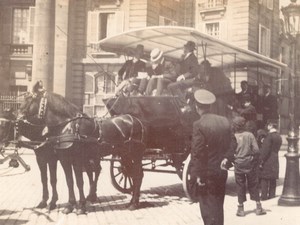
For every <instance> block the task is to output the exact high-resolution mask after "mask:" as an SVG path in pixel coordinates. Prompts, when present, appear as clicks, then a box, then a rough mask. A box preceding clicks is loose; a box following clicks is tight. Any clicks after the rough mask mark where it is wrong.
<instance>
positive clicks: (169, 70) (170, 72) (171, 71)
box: [163, 63, 177, 80]
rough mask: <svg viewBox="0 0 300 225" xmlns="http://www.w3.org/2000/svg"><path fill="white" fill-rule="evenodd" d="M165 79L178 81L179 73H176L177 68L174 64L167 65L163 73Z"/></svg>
mask: <svg viewBox="0 0 300 225" xmlns="http://www.w3.org/2000/svg"><path fill="white" fill-rule="evenodd" d="M163 77H164V78H167V79H170V80H176V78H177V73H176V68H175V66H174V64H173V63H166V65H165V69H164V72H163Z"/></svg>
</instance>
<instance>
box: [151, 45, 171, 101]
mask: <svg viewBox="0 0 300 225" xmlns="http://www.w3.org/2000/svg"><path fill="white" fill-rule="evenodd" d="M150 60H151V63H152V72H148V75H151V74H152V75H151V78H150V80H149V82H148V85H147V88H146V92H145V95H152V92H153V90H154V89H156V93H155V95H156V96H159V95H162V93H163V91H164V90H165V89H166V87H167V85H168V84H170V83H171V82H174V81H176V78H177V73H176V69H175V66H174V65H173V63H172V62H167V61H166V60H165V58H164V57H163V52H162V51H161V50H160V49H158V48H155V49H153V50H152V51H151V53H150Z"/></svg>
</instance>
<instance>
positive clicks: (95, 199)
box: [86, 194, 98, 203]
mask: <svg viewBox="0 0 300 225" xmlns="http://www.w3.org/2000/svg"><path fill="white" fill-rule="evenodd" d="M86 200H87V201H89V202H91V203H95V202H97V201H98V197H97V195H96V194H93V195H88V196H87V197H86Z"/></svg>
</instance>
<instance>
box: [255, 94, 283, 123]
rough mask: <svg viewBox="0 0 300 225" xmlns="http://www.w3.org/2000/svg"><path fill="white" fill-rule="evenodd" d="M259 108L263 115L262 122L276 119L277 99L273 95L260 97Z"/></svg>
mask: <svg viewBox="0 0 300 225" xmlns="http://www.w3.org/2000/svg"><path fill="white" fill-rule="evenodd" d="M259 108H260V109H261V112H262V114H263V120H269V119H278V112H277V111H278V104H277V98H276V97H275V96H274V95H268V96H263V97H261V105H260V107H259Z"/></svg>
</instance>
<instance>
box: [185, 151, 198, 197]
mask: <svg viewBox="0 0 300 225" xmlns="http://www.w3.org/2000/svg"><path fill="white" fill-rule="evenodd" d="M190 161H191V155H189V156H188V157H187V159H186V160H185V162H184V166H183V172H182V184H183V190H184V193H185V195H186V196H187V197H188V198H189V199H190V200H191V201H193V202H194V201H195V199H193V196H192V192H191V174H190V172H191V171H190Z"/></svg>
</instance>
